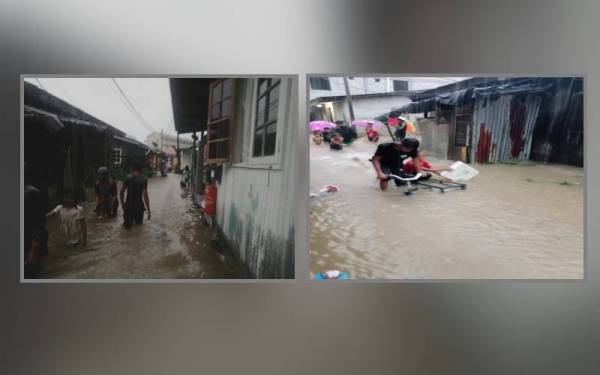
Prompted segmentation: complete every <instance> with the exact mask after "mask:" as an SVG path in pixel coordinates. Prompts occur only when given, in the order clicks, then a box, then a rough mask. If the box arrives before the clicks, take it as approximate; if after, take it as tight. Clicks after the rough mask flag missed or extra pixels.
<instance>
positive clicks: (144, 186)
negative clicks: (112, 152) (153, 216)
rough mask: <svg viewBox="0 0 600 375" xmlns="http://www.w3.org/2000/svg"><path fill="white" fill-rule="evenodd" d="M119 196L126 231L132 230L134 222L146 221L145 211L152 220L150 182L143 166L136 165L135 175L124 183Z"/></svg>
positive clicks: (134, 168) (130, 176)
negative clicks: (149, 194)
mask: <svg viewBox="0 0 600 375" xmlns="http://www.w3.org/2000/svg"><path fill="white" fill-rule="evenodd" d="M125 191H127V200H125ZM119 195H120V197H121V206H122V207H123V217H124V221H123V226H124V227H125V229H130V228H131V225H132V224H133V223H134V222H135V223H136V224H142V222H143V221H144V210H147V211H148V220H150V199H149V198H148V180H146V178H145V177H144V176H143V175H142V165H141V164H139V163H136V164H135V165H134V167H133V173H132V174H131V175H129V176H127V178H125V181H123V186H121V191H120V194H119ZM144 206H145V207H144Z"/></svg>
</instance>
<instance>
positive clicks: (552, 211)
mask: <svg viewBox="0 0 600 375" xmlns="http://www.w3.org/2000/svg"><path fill="white" fill-rule="evenodd" d="M381 141H387V140H386V139H382V140H381ZM375 148H376V145H373V144H370V143H369V142H367V141H366V140H365V139H359V140H357V141H356V142H355V143H354V144H353V145H352V146H349V147H346V148H345V149H344V150H342V151H339V152H335V151H330V150H329V147H328V146H327V145H322V146H316V145H314V144H312V143H311V146H310V151H311V160H310V173H311V181H310V184H311V191H316V190H319V188H321V187H322V186H323V185H326V184H334V185H337V186H338V188H339V189H340V191H339V192H337V193H333V194H330V195H328V196H325V197H320V198H314V199H312V200H311V207H310V217H309V221H310V246H311V248H310V255H311V258H310V261H311V273H313V274H314V273H315V272H320V271H323V270H327V269H338V270H343V271H346V272H348V273H349V274H350V276H351V277H352V278H371V279H373V278H374V279H384V278H385V279H390V278H391V279H421V278H426V279H437V278H441V279H456V278H458V279H461V278H513V279H514V278H517V279H523V278H526V279H530V278H543V279H544V278H553V279H554V278H582V277H583V254H584V248H583V184H584V181H583V174H584V173H583V169H582V168H577V167H571V166H563V165H541V164H533V163H531V164H525V165H509V164H475V165H473V166H474V167H475V168H476V169H478V170H479V172H480V173H479V175H477V176H476V177H474V178H473V179H471V180H469V181H467V189H466V190H451V191H446V192H445V193H443V194H442V193H440V192H439V191H436V190H434V191H429V190H418V191H417V192H416V193H415V194H414V195H412V196H405V195H404V194H403V189H402V188H396V187H395V186H394V185H393V183H390V187H389V189H388V191H387V192H381V191H380V190H379V186H378V183H377V181H376V179H375V172H374V170H373V167H372V165H371V163H370V162H369V161H368V159H369V158H370V157H371V156H372V155H373V153H374V150H375ZM429 160H430V162H432V164H433V165H434V166H438V165H441V166H447V165H450V164H451V163H452V162H448V161H445V160H436V159H434V158H429Z"/></svg>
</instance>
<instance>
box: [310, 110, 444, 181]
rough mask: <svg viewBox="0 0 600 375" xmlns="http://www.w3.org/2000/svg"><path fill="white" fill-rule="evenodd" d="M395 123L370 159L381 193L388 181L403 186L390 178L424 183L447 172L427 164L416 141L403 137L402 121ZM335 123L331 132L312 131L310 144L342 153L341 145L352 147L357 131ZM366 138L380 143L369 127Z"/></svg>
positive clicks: (370, 126) (367, 127)
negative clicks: (415, 178) (393, 128)
mask: <svg viewBox="0 0 600 375" xmlns="http://www.w3.org/2000/svg"><path fill="white" fill-rule="evenodd" d="M394 120H396V122H397V125H396V126H395V131H394V135H393V139H392V141H391V142H387V143H382V144H379V145H378V146H377V149H376V150H375V154H374V155H373V156H372V158H371V159H369V161H370V162H371V163H372V164H373V168H374V169H375V173H376V176H377V179H378V180H379V187H380V188H381V190H382V191H386V190H387V189H388V185H389V181H390V180H393V181H394V184H395V185H396V186H401V185H404V184H405V183H406V182H405V181H404V180H403V179H399V178H397V177H393V176H398V177H401V178H406V179H408V178H411V177H416V176H417V175H420V176H419V178H418V179H419V180H426V179H430V178H431V177H432V176H433V174H437V175H440V173H441V172H443V171H446V170H450V169H448V168H443V167H434V166H433V165H431V163H430V162H429V161H427V159H426V155H425V154H424V153H423V152H421V151H420V150H419V147H420V142H419V140H418V139H417V138H407V137H406V129H407V126H406V123H405V122H404V120H403V119H401V118H398V119H394ZM336 124H337V125H338V126H337V127H335V128H333V129H325V130H323V131H315V132H313V142H314V143H315V144H317V145H321V144H322V143H323V142H327V143H329V144H330V146H329V147H330V149H332V150H342V149H343V147H344V145H349V144H352V142H353V141H354V140H355V139H356V138H357V135H356V130H355V129H354V128H353V127H352V126H348V125H345V124H343V122H336ZM348 129H351V130H348ZM342 134H344V135H346V134H348V138H346V137H344V136H343V135H342ZM365 135H366V138H367V140H368V141H369V142H372V143H377V142H379V133H378V132H377V130H375V128H374V127H373V126H372V125H368V126H366V127H365Z"/></svg>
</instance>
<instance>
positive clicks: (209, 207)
mask: <svg viewBox="0 0 600 375" xmlns="http://www.w3.org/2000/svg"><path fill="white" fill-rule="evenodd" d="M216 212H217V186H216V185H214V184H207V185H206V187H205V188H204V213H205V214H206V215H210V216H214V214H215V213H216Z"/></svg>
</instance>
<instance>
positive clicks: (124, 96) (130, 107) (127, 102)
mask: <svg viewBox="0 0 600 375" xmlns="http://www.w3.org/2000/svg"><path fill="white" fill-rule="evenodd" d="M111 81H112V82H113V83H114V85H115V87H116V88H117V90H118V93H117V96H118V97H119V99H120V100H121V102H122V103H123V105H125V108H127V110H128V111H129V112H130V113H131V114H132V115H133V116H134V117H135V118H136V119H137V120H138V122H139V123H140V125H142V126H143V127H144V128H146V130H149V131H151V132H155V131H156V129H154V128H153V127H152V125H150V123H148V121H146V119H145V118H144V116H142V114H141V113H140V111H139V110H138V109H137V108H136V107H135V105H133V103H132V102H131V100H129V98H128V97H127V94H125V92H124V91H123V89H122V88H121V86H120V85H119V83H118V82H117V80H116V79H114V78H111Z"/></svg>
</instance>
